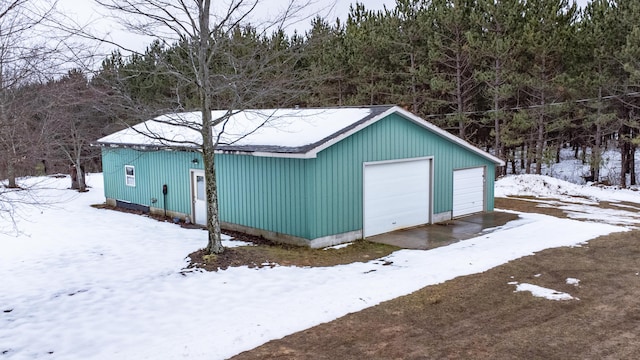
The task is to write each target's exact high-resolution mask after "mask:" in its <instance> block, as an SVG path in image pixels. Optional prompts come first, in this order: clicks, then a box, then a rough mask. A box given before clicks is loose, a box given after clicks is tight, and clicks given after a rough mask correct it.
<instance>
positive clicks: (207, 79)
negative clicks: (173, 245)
mask: <svg viewBox="0 0 640 360" xmlns="http://www.w3.org/2000/svg"><path fill="white" fill-rule="evenodd" d="M199 5H200V6H199V11H200V14H199V22H200V39H199V42H198V65H197V66H198V75H199V77H200V78H199V79H198V82H199V85H200V87H199V90H200V107H201V109H202V157H203V161H204V171H205V178H206V189H207V190H206V197H207V231H208V233H209V237H208V243H207V248H206V252H207V253H208V254H221V253H222V252H224V247H223V246H222V236H221V234H220V219H219V212H218V184H217V179H216V167H215V143H214V136H213V125H214V124H213V121H212V119H211V110H212V105H211V96H212V94H211V93H212V86H211V76H210V74H209V63H208V56H209V52H210V51H211V37H210V36H209V33H210V30H209V29H210V24H209V21H210V7H211V0H200V1H199ZM216 143H217V141H216Z"/></svg>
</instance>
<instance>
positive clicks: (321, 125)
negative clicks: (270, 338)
mask: <svg viewBox="0 0 640 360" xmlns="http://www.w3.org/2000/svg"><path fill="white" fill-rule="evenodd" d="M394 113H396V114H399V115H401V116H402V117H403V118H405V119H407V120H409V121H412V122H414V123H416V124H418V125H419V126H421V127H423V128H424V129H426V130H428V131H431V132H433V133H435V134H437V135H439V136H441V137H444V138H445V139H447V140H449V141H451V142H453V143H455V144H457V145H459V146H461V147H464V148H466V149H468V150H470V151H471V152H474V153H476V154H478V155H480V156H482V157H484V158H486V159H488V160H490V161H492V162H494V163H496V164H498V165H504V162H503V161H502V160H500V159H499V158H497V157H494V156H493V155H491V154H489V153H486V152H484V151H482V150H480V149H478V148H477V147H475V146H473V145H471V144H470V143H468V142H466V141H464V140H462V139H460V138H458V137H457V136H454V135H452V134H450V133H448V132H447V131H445V130H442V129H440V128H439V127H437V126H435V125H433V124H431V123H429V122H427V121H425V120H424V119H422V118H420V117H418V116H416V115H414V114H412V113H410V112H408V111H406V110H404V109H402V108H401V107H398V106H392V105H383V106H366V107H340V108H304V109H303V108H300V109H263V110H244V111H239V112H236V113H234V114H231V115H230V116H228V112H226V111H224V110H216V111H213V112H212V116H213V118H214V119H223V118H224V117H227V119H225V120H224V121H222V122H221V123H220V124H218V125H217V126H215V127H214V136H219V142H218V146H217V148H216V150H217V151H219V152H235V153H248V154H252V155H256V156H281V157H296V158H315V157H316V156H317V154H318V153H319V152H320V151H322V150H324V149H326V148H328V147H330V146H331V145H333V144H335V143H337V142H339V141H340V140H342V139H344V138H346V137H348V136H351V135H352V134H354V133H356V132H358V131H360V130H362V129H364V128H366V127H368V126H369V125H371V124H373V123H375V122H377V121H379V120H381V119H383V118H385V117H387V116H389V115H391V114H394ZM200 114H201V113H200V112H189V113H177V114H167V115H162V116H159V117H156V118H154V119H151V120H148V121H145V122H143V123H140V124H138V125H135V126H133V127H132V128H127V129H124V130H121V131H118V132H116V133H113V134H111V135H108V136H105V137H103V138H101V139H99V140H98V141H97V143H98V144H100V145H103V146H115V147H134V148H152V149H158V148H197V147H198V145H199V144H201V143H202V136H201V134H200V132H199V131H198V130H197V129H198V128H199V126H200V124H202V118H201V115H200Z"/></svg>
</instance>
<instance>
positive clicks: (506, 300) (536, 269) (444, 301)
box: [233, 231, 640, 360]
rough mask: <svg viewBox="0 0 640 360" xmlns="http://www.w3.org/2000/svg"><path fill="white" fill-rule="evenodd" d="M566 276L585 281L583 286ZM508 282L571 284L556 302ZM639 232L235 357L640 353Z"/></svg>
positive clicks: (451, 285) (434, 289) (556, 252)
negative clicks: (563, 297)
mask: <svg viewBox="0 0 640 360" xmlns="http://www.w3.org/2000/svg"><path fill="white" fill-rule="evenodd" d="M567 278H576V279H579V280H580V283H579V285H578V286H575V285H570V284H567V283H566V279H567ZM509 282H519V283H530V284H535V285H539V286H543V287H547V288H551V289H554V290H557V291H562V292H567V293H569V294H571V295H572V296H574V297H577V298H579V300H568V301H553V300H548V299H544V298H537V297H533V296H532V295H531V293H529V292H518V293H516V292H514V290H515V285H512V284H508V283H509ZM638 354H640V231H632V232H626V233H617V234H613V235H610V236H606V237H601V238H598V239H595V240H592V241H590V242H589V243H588V244H587V245H585V246H582V247H575V248H559V249H550V250H546V251H543V252H540V253H538V254H536V255H535V256H529V257H526V258H522V259H518V260H515V261H512V262H510V263H507V264H505V265H502V266H500V267H497V268H494V269H492V270H489V271H487V272H485V273H481V274H476V275H470V276H465V277H460V278H456V279H454V280H451V281H448V282H445V283H443V284H440V285H435V286H429V287H426V288H424V289H422V290H419V291H417V292H415V293H413V294H410V295H407V296H404V297H401V298H398V299H394V300H391V301H388V302H385V303H382V304H380V305H378V306H375V307H372V308H369V309H366V310H363V311H361V312H358V313H354V314H350V315H347V316H345V317H343V318H340V319H337V320H335V321H332V322H330V323H327V324H322V325H319V326H316V327H313V328H311V329H308V330H306V331H302V332H299V333H296V334H293V335H290V336H287V337H285V338H283V339H280V340H275V341H271V342H269V343H267V344H265V345H263V346H261V347H258V348H256V349H254V350H251V351H248V352H245V353H242V354H240V355H238V356H236V357H234V358H233V359H236V360H241V359H332V360H337V359H637V358H638V356H639V355H638Z"/></svg>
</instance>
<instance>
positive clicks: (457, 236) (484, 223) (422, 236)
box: [366, 211, 518, 250]
mask: <svg viewBox="0 0 640 360" xmlns="http://www.w3.org/2000/svg"><path fill="white" fill-rule="evenodd" d="M517 218H518V215H516V214H510V213H505V212H499V211H494V212H490V213H482V214H474V215H469V216H466V217H463V218H459V219H455V220H449V221H447V222H443V223H438V224H432V225H424V226H416V227H413V228H408V229H402V230H397V231H393V232H390V233H386V234H380V235H376V236H371V237H368V238H367V239H366V240H368V241H372V242H378V243H383V244H388V245H393V246H397V247H401V248H405V249H416V250H428V249H433V248H436V247H440V246H446V245H449V244H453V243H455V242H458V241H460V240H466V239H470V238H473V237H476V236H479V235H480V234H482V233H484V234H486V233H490V232H491V231H492V230H491V229H492V228H497V227H499V226H502V225H504V224H506V223H507V222H509V221H512V220H516V219H517Z"/></svg>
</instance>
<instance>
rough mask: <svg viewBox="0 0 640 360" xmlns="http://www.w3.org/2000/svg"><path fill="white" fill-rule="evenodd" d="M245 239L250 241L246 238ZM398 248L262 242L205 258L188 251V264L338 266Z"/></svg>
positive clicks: (207, 267) (204, 266) (207, 266)
mask: <svg viewBox="0 0 640 360" xmlns="http://www.w3.org/2000/svg"><path fill="white" fill-rule="evenodd" d="M243 240H245V241H246V240H247V239H246V238H245V239H243ZM396 250H398V248H397V247H394V246H390V245H385V244H378V243H373V242H369V241H364V240H358V241H355V242H353V243H352V244H351V245H349V246H346V247H342V248H340V249H326V250H324V249H311V248H308V247H302V246H294V245H286V244H276V243H270V242H268V241H264V240H263V241H261V243H260V244H256V245H255V246H240V247H235V248H228V249H225V251H224V253H222V254H219V255H217V256H216V257H214V258H211V259H209V261H206V260H205V259H204V256H203V254H204V252H203V250H198V251H196V252H194V253H192V254H189V258H190V259H191V264H190V265H189V267H198V268H202V269H205V270H208V271H217V270H218V269H226V268H228V267H233V266H249V267H264V266H276V265H281V266H300V267H305V266H309V267H317V266H335V265H341V264H350V263H354V262H367V261H371V260H374V259H378V258H381V257H385V256H387V255H389V254H391V253H392V252H394V251H396Z"/></svg>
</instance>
